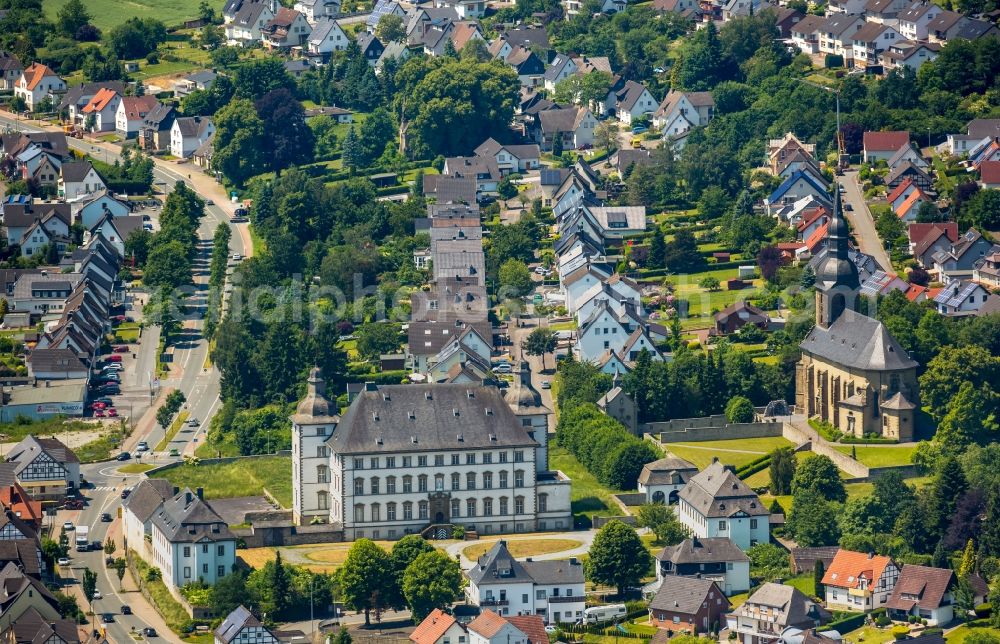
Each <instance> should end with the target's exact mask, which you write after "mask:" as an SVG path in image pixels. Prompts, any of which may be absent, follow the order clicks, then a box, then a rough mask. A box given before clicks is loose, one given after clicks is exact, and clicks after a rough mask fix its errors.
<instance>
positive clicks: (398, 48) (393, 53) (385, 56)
mask: <svg viewBox="0 0 1000 644" xmlns="http://www.w3.org/2000/svg"><path fill="white" fill-rule="evenodd" d="M413 53H414V50H413V49H411V48H410V47H409V46H408V45H407V44H406V42H400V41H397V42H389V43H386V44H385V49H383V50H382V55H381V56H379V57H378V60H377V61H375V75H376V76H378V75H379V74H381V73H382V68H383V67H384V66H385V64H386V63H387V62H389V61H390V60H395V61H396V62H398V63H399V64H400V65H402V64H403V63H404V62H406V61H407V60H408V59H409V58H410V56H412V55H413Z"/></svg>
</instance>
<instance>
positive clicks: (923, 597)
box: [885, 564, 958, 626]
mask: <svg viewBox="0 0 1000 644" xmlns="http://www.w3.org/2000/svg"><path fill="white" fill-rule="evenodd" d="M957 585H958V581H957V579H956V578H955V573H954V571H952V570H948V569H945V568H930V567H928V566H914V565H911V564H905V565H903V569H902V570H901V571H900V573H899V579H898V580H897V581H896V585H895V587H894V588H893V590H892V595H891V596H890V597H889V601H887V602H886V604H885V607H886V609H887V611H888V614H889V617H890V618H891V619H893V620H897V621H901V622H906V621H908V620H909V618H910V616H913V617H919V618H920V619H926V620H927V625H928V626H941V625H942V624H947V623H949V622H951V621H952V620H953V619H954V618H955V588H956V587H957Z"/></svg>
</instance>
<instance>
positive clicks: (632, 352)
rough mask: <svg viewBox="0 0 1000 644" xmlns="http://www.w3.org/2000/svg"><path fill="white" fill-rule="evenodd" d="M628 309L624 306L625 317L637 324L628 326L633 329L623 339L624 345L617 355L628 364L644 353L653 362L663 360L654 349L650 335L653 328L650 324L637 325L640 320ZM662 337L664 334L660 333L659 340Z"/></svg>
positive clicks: (654, 343)
mask: <svg viewBox="0 0 1000 644" xmlns="http://www.w3.org/2000/svg"><path fill="white" fill-rule="evenodd" d="M630 309H631V307H628V306H626V311H628V313H627V314H626V315H627V317H628V318H630V319H631V320H633V321H635V322H637V324H632V325H630V326H631V327H633V329H632V332H631V333H630V334H629V336H628V338H626V339H625V343H624V344H623V345H622V346H621V347H620V348H619V349H618V353H619V354H620V355H621V356H622V357H623V358H624V359H625V360H627V361H629V362H635V361H636V360H638V359H639V356H640V355H642V353H643V352H644V351H645V352H646V353H648V354H649V356H650V359H652V360H653V361H655V362H661V361H663V359H664V358H663V356H661V355H660V352H659V350H658V349H657V348H656V342H655V341H654V340H653V336H652V335H651V334H652V331H653V326H652V325H651V324H638V322H641V320H638V319H636V318H637V317H638V316H636V315H634V314H632V311H630ZM661 328H662V327H661ZM664 337H665V334H664V333H662V332H661V333H660V339H661V340H662V339H663V338H664Z"/></svg>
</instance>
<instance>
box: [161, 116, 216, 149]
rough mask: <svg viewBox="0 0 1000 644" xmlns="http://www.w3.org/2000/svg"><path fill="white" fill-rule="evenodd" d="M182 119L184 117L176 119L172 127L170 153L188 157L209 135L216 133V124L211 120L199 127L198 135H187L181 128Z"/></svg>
mask: <svg viewBox="0 0 1000 644" xmlns="http://www.w3.org/2000/svg"><path fill="white" fill-rule="evenodd" d="M192 118H197V117H192ZM202 118H204V117H202ZM181 121H182V119H179V118H178V119H174V124H173V125H172V126H171V127H170V154H172V155H174V156H175V157H178V158H182V159H186V158H188V157H190V156H191V155H192V154H194V151H195V150H197V149H198V146H200V145H201V144H202V143H204V142H205V141H206V140H208V137H210V136H212V134H214V133H215V124H214V123H212V121H211V120H209V121H208V123H207V124H206V125H205V126H204V127H200V128H198V134H197V135H185V133H184V132H183V131H182V130H181Z"/></svg>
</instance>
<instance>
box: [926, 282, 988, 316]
mask: <svg viewBox="0 0 1000 644" xmlns="http://www.w3.org/2000/svg"><path fill="white" fill-rule="evenodd" d="M989 294H990V292H989V291H988V290H986V288H985V287H983V285H982V284H979V283H978V282H972V281H964V280H960V279H956V280H952V281H951V282H949V283H948V284H947V285H946V286H944V287H942V288H941V289H940V291H939V292H938V294H937V295H935V296H934V306H935V308H936V309H937V312H938V313H940V314H941V315H947V316H949V317H960V316H965V315H975V314H976V313H978V312H979V309H981V308H982V307H983V305H984V304H986V299H987V298H988V297H989Z"/></svg>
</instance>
